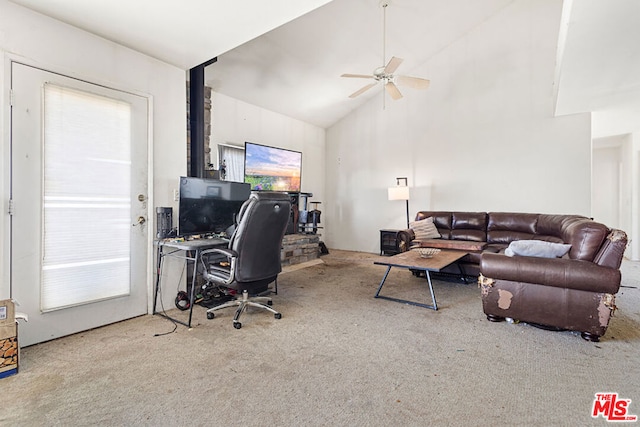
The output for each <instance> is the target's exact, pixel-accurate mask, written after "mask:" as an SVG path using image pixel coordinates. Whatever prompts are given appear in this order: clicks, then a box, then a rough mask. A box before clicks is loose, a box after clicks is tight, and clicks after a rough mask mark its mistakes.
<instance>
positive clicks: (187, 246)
mask: <svg viewBox="0 0 640 427" xmlns="http://www.w3.org/2000/svg"><path fill="white" fill-rule="evenodd" d="M156 245H157V246H158V252H157V257H158V264H157V277H156V289H155V296H154V298H153V314H158V315H160V316H162V317H165V318H167V319H171V320H173V321H174V322H178V323H180V324H181V325H184V326H186V327H188V328H190V327H191V318H192V316H193V306H194V301H195V290H196V275H197V274H196V273H197V271H198V261H199V260H200V254H202V251H204V250H206V249H212V248H215V247H225V248H226V247H227V246H228V245H229V241H228V240H227V239H219V238H214V239H194V240H185V241H178V242H176V241H172V240H159V241H157V242H156ZM182 252H184V254H182ZM167 256H171V257H175V258H181V259H183V260H184V262H185V263H188V262H189V261H193V270H192V274H191V292H189V321H188V322H187V323H185V322H183V321H181V320H178V319H174V318H173V317H170V316H169V315H167V314H166V313H160V312H157V311H156V304H157V302H158V291H159V290H160V279H161V277H162V265H163V260H164V258H165V257H167ZM187 276H188V275H187Z"/></svg>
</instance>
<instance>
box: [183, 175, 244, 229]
mask: <svg viewBox="0 0 640 427" xmlns="http://www.w3.org/2000/svg"><path fill="white" fill-rule="evenodd" d="M250 194H251V186H250V185H249V184H245V183H241V182H231V181H218V180H216V179H208V178H195V177H184V176H183V177H180V206H179V209H178V235H179V236H189V235H195V234H219V233H222V232H224V231H226V230H227V229H228V228H229V227H231V226H232V225H234V224H235V218H236V215H237V214H238V212H239V211H240V207H241V206H242V204H243V203H244V202H245V201H246V200H247V199H248V198H249V195H250Z"/></svg>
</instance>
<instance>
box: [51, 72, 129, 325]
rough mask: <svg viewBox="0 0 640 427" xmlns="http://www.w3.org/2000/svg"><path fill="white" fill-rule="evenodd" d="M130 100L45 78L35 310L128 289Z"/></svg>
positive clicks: (120, 293) (111, 295)
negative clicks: (38, 295) (39, 255)
mask: <svg viewBox="0 0 640 427" xmlns="http://www.w3.org/2000/svg"><path fill="white" fill-rule="evenodd" d="M131 115H132V108H131V105H130V104H129V103H127V102H125V101H122V100H117V99H112V98H109V97H105V96H101V95H96V94H92V93H88V92H83V91H79V90H75V89H70V88H65V87H62V86H58V85H55V84H45V86H44V139H43V184H44V191H43V204H42V206H43V216H42V218H43V224H42V225H43V233H42V239H43V242H42V243H43V245H42V250H43V252H42V276H41V298H40V300H41V301H40V303H41V310H42V311H43V312H46V311H52V310H57V309H61V308H65V307H69V306H76V305H81V304H86V303H90V302H95V301H100V300H104V299H109V298H114V297H119V296H124V295H128V294H129V293H130V255H129V254H130V239H131V237H130V232H131V226H132V224H131V219H130V218H131V182H130V181H131V164H132V162H131V143H132V142H131Z"/></svg>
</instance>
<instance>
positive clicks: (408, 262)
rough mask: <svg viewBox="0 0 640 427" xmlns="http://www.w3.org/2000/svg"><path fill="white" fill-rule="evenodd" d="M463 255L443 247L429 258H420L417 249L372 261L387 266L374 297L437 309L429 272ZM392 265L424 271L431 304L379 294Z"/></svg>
mask: <svg viewBox="0 0 640 427" xmlns="http://www.w3.org/2000/svg"><path fill="white" fill-rule="evenodd" d="M465 255H467V252H464V251H453V250H444V249H443V250H441V251H440V252H439V253H437V254H436V255H433V256H432V257H431V258H421V257H420V254H419V253H418V252H417V251H407V252H402V253H400V254H398V255H394V256H392V257H389V258H387V259H386V260H385V261H374V264H377V265H386V266H387V272H386V273H384V277H383V278H382V281H381V282H380V286H378V291H377V292H376V295H375V298H382V299H386V300H390V301H396V302H401V303H405V304H411V305H417V306H418V307H425V308H430V309H432V310H438V304H437V303H436V296H435V294H434V293H433V285H432V283H431V275H430V274H429V273H430V272H439V271H440V270H442V269H443V268H445V267H448V266H449V265H451V264H453V263H455V262H457V261H458V260H459V259H460V258H462V257H464V256H465ZM392 267H397V268H406V269H407V270H417V271H424V274H425V276H426V278H427V282H428V283H429V292H430V293H431V301H433V305H429V304H424V303H420V302H416V301H408V300H404V299H398V298H392V297H387V296H383V295H380V290H382V286H384V282H385V280H387V276H388V275H389V271H391V268H392ZM460 273H461V274H463V275H464V272H463V271H462V269H460Z"/></svg>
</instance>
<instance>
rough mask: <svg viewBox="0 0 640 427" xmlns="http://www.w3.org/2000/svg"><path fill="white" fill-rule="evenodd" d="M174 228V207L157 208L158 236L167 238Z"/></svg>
mask: <svg viewBox="0 0 640 427" xmlns="http://www.w3.org/2000/svg"><path fill="white" fill-rule="evenodd" d="M172 229H173V208H171V207H169V208H163V207H157V208H156V237H157V238H158V239H165V238H167V237H170V236H171V230H172Z"/></svg>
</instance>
